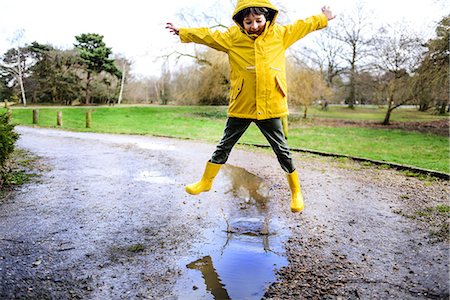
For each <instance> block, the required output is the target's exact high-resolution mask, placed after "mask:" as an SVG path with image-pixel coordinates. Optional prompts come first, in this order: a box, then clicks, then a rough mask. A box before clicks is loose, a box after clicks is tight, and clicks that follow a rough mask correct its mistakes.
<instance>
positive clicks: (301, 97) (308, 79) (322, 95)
mask: <svg viewBox="0 0 450 300" xmlns="http://www.w3.org/2000/svg"><path fill="white" fill-rule="evenodd" d="M295 60H296V59H295V58H292V57H291V58H289V63H288V64H287V75H288V76H287V79H288V87H289V103H290V104H292V105H294V106H300V105H302V106H304V108H305V110H304V114H303V117H304V118H306V117H307V113H308V107H309V106H311V104H312V103H313V101H315V100H322V101H323V100H324V99H327V98H329V97H330V96H331V93H332V92H331V89H330V87H328V86H327V83H326V82H325V80H324V78H323V76H322V74H321V72H320V71H317V70H314V69H311V68H307V67H305V65H304V64H301V63H300V64H299V63H296V62H295Z"/></svg>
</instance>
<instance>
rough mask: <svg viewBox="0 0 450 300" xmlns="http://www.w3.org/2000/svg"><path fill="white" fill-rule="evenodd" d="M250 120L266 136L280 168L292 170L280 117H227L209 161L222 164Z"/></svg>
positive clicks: (293, 169) (290, 156)
mask: <svg viewBox="0 0 450 300" xmlns="http://www.w3.org/2000/svg"><path fill="white" fill-rule="evenodd" d="M252 122H254V123H255V124H256V126H258V128H259V130H260V131H261V132H262V134H263V135H264V136H265V137H266V139H267V141H268V142H269V144H270V146H271V147H272V149H273V151H274V152H275V154H276V156H277V158H278V161H279V162H280V165H281V168H282V169H283V170H284V171H285V172H287V173H292V172H294V171H295V167H294V164H293V162H292V155H291V152H290V151H289V147H288V145H287V141H286V138H285V136H284V133H283V125H282V123H281V119H280V118H275V119H267V120H253V119H241V118H228V120H227V124H226V127H225V130H224V133H223V137H222V140H221V141H220V142H219V144H218V145H217V147H216V150H215V151H214V153H213V155H212V157H211V162H212V163H215V164H224V163H225V162H226V161H227V160H228V156H229V155H230V152H231V149H233V147H234V145H235V144H236V143H237V141H238V140H239V139H240V138H241V136H242V135H243V134H244V132H245V131H246V130H247V128H248V127H249V126H250V124H251V123H252Z"/></svg>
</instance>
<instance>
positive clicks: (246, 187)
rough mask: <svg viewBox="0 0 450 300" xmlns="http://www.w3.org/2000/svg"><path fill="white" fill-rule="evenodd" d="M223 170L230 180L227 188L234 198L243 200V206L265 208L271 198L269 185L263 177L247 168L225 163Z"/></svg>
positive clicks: (241, 202)
mask: <svg viewBox="0 0 450 300" xmlns="http://www.w3.org/2000/svg"><path fill="white" fill-rule="evenodd" d="M221 171H222V172H223V173H224V174H225V176H226V178H225V180H227V181H228V187H227V188H226V190H227V191H228V193H231V194H232V195H233V197H234V198H236V199H238V200H241V201H240V205H241V206H242V207H241V208H243V209H245V208H250V207H251V206H254V207H255V208H257V209H259V210H261V209H265V208H266V205H267V202H268V199H269V187H268V186H267V185H265V184H264V181H263V180H262V178H260V177H258V176H255V175H253V174H252V173H249V172H248V171H246V170H245V169H242V168H238V167H234V166H230V165H224V166H223V168H222V169H221Z"/></svg>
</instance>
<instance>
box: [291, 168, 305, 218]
mask: <svg viewBox="0 0 450 300" xmlns="http://www.w3.org/2000/svg"><path fill="white" fill-rule="evenodd" d="M287 178H288V182H289V187H290V188H291V192H292V200H291V211H292V212H301V211H302V210H303V208H304V207H305V204H304V203H303V195H302V190H301V189H300V182H299V181H298V172H297V170H295V171H294V172H292V173H290V174H289V173H288V174H287Z"/></svg>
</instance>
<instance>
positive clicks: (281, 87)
mask: <svg viewBox="0 0 450 300" xmlns="http://www.w3.org/2000/svg"><path fill="white" fill-rule="evenodd" d="M275 81H276V83H277V87H278V90H279V91H280V93H281V95H282V96H283V97H286V96H287V86H286V80H283V79H281V78H280V76H278V75H275Z"/></svg>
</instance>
